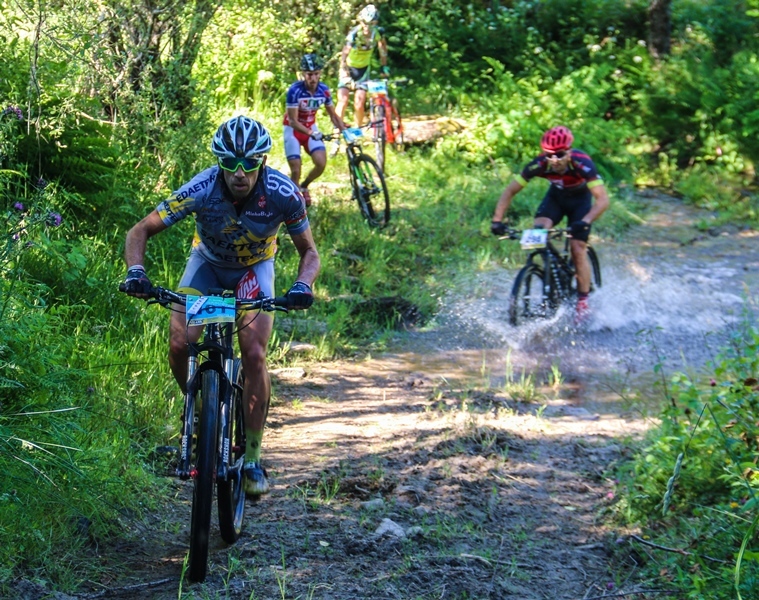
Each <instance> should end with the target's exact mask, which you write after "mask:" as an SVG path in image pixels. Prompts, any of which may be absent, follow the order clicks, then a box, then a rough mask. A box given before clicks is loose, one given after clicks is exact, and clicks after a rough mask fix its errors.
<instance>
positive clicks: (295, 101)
mask: <svg viewBox="0 0 759 600" xmlns="http://www.w3.org/2000/svg"><path fill="white" fill-rule="evenodd" d="M322 105H323V106H333V102H332V92H330V91H329V88H328V87H327V86H326V85H324V84H323V83H322V82H319V85H318V86H316V91H315V92H313V93H311V92H309V91H308V88H306V82H305V81H296V82H295V83H293V84H292V85H291V86H290V89H289V90H287V96H286V98H285V106H286V107H287V108H297V109H298V123H300V124H301V125H303V126H304V127H308V128H310V127H311V126H312V125H313V124H314V123H315V122H316V112H317V111H318V110H319V109H320V108H321V107H322ZM283 123H284V124H285V125H290V118H289V117H288V116H287V111H285V119H284V121H283Z"/></svg>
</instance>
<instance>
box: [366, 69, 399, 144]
mask: <svg viewBox="0 0 759 600" xmlns="http://www.w3.org/2000/svg"><path fill="white" fill-rule="evenodd" d="M367 95H368V96H369V114H370V115H371V119H372V121H371V126H372V129H373V130H374V139H377V138H378V137H379V130H380V129H382V130H384V132H385V141H386V142H387V143H388V144H395V132H394V131H393V126H392V123H391V122H390V121H391V116H392V113H393V105H392V103H391V101H390V96H389V95H388V89H387V80H379V81H375V80H369V81H367ZM379 108H382V109H383V111H382V113H383V114H382V116H381V117H379V118H378V117H377V113H378V112H380V111H379V110H378V109H379Z"/></svg>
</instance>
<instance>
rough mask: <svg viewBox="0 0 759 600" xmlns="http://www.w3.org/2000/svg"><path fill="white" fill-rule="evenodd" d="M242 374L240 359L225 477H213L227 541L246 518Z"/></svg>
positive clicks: (235, 535) (233, 539) (231, 540)
mask: <svg viewBox="0 0 759 600" xmlns="http://www.w3.org/2000/svg"><path fill="white" fill-rule="evenodd" d="M244 385H245V374H244V373H243V371H242V364H241V361H240V359H239V358H236V359H235V361H234V366H233V367H232V391H231V400H230V403H229V415H228V418H229V423H230V429H229V444H230V448H229V458H228V460H227V465H226V466H227V478H226V479H221V478H218V477H217V479H216V500H217V504H218V508H219V531H220V532H221V538H222V539H223V540H224V541H225V542H226V543H227V544H234V543H235V542H236V541H237V540H238V539H239V537H240V532H241V531H242V523H243V519H244V517H245V491H244V490H243V477H244V475H243V464H244V462H245V416H244V413H243V405H242V390H243V387H244Z"/></svg>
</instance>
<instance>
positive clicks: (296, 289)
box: [286, 281, 314, 309]
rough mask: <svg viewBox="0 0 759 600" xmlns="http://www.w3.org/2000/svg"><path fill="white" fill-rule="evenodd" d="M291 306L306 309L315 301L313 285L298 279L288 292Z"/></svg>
mask: <svg viewBox="0 0 759 600" xmlns="http://www.w3.org/2000/svg"><path fill="white" fill-rule="evenodd" d="M286 296H287V299H288V300H289V301H290V308H294V309H305V308H308V307H309V306H311V305H312V304H313V303H314V293H313V292H312V291H311V286H310V285H308V284H307V283H303V282H302V281H296V282H295V283H294V284H293V286H292V287H291V288H290V290H289V291H288V292H287V294H286Z"/></svg>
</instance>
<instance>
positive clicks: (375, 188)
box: [324, 128, 390, 227]
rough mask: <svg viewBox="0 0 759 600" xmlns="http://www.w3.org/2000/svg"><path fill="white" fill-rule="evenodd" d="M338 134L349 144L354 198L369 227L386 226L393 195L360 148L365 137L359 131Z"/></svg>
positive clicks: (370, 159) (352, 130)
mask: <svg viewBox="0 0 759 600" xmlns="http://www.w3.org/2000/svg"><path fill="white" fill-rule="evenodd" d="M337 135H338V134H334V133H333V134H331V135H325V136H324V139H325V140H332V139H335V137H336V136H337ZM339 135H341V136H342V138H343V139H344V140H345V142H346V146H345V153H346V154H347V155H348V172H349V173H350V178H351V190H352V194H353V198H355V200H356V201H357V202H358V207H359V210H361V214H362V215H363V216H364V218H365V219H366V221H367V223H369V225H370V226H372V227H384V226H385V225H387V223H388V221H389V220H390V196H389V194H388V193H387V184H386V183H385V175H384V173H383V172H382V169H380V168H379V166H378V165H377V163H376V162H375V161H374V159H373V158H372V157H371V156H369V155H368V154H365V153H364V151H363V149H362V148H361V141H362V138H363V135H364V134H363V132H362V131H361V129H360V128H348V129H345V130H344V131H342V132H341V133H340V134H339Z"/></svg>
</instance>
